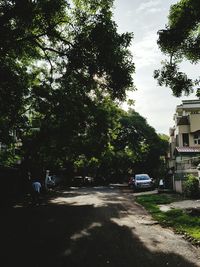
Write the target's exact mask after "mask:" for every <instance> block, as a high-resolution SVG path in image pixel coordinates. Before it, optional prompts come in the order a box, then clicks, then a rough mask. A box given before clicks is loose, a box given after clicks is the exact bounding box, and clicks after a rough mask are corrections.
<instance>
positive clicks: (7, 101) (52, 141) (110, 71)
mask: <svg viewBox="0 0 200 267" xmlns="http://www.w3.org/2000/svg"><path fill="white" fill-rule="evenodd" d="M112 3H113V2H112V1H108V0H99V1H95V2H94V1H92V0H91V1H85V0H79V1H76V0H74V1H70V4H69V3H68V2H67V1H65V0H58V1H54V0H44V1H41V0H37V1H28V0H22V1H16V0H12V1H3V0H2V1H0V11H1V12H0V14H1V16H0V29H1V33H2V34H1V39H0V51H1V52H0V62H1V64H0V65H1V66H0V75H1V76H2V77H3V79H1V83H0V91H1V94H0V95H1V97H0V106H1V107H2V112H1V115H0V121H1V122H2V123H1V124H0V125H1V126H0V130H1V133H2V134H1V140H0V141H2V142H4V143H7V144H9V143H10V142H15V140H11V139H8V138H7V136H10V137H11V135H10V134H9V133H10V131H11V130H16V132H17V135H18V138H20V139H21V140H22V143H23V149H22V154H23V157H27V158H31V159H32V160H33V159H41V161H42V162H43V163H45V162H46V163H45V165H47V162H49V163H50V162H52V155H53V156H54V158H55V157H56V158H57V159H58V165H59V164H60V162H64V158H65V160H66V158H68V157H70V158H72V157H73V153H74V151H75V147H77V146H76V144H77V142H78V141H77V140H78V139H79V138H78V136H81V135H82V133H84V132H85V131H86V128H87V121H88V114H91V112H92V110H93V106H94V104H93V101H94V99H95V96H96V95H102V97H104V96H110V97H111V98H112V99H119V100H123V99H125V97H126V91H127V90H129V89H132V86H133V81H132V73H133V71H134V64H133V62H132V57H131V54H130V52H129V50H128V47H129V45H130V43H131V40H132V34H129V33H124V34H118V33H117V26H116V24H115V23H114V22H113V20H112ZM5 74H6V75H5ZM35 130H37V131H35ZM50 151H51V152H50ZM50 155H51V156H50ZM50 158H51V159H50ZM44 161H45V162H44Z"/></svg>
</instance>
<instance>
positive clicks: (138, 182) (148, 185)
mask: <svg viewBox="0 0 200 267" xmlns="http://www.w3.org/2000/svg"><path fill="white" fill-rule="evenodd" d="M133 189H153V182H152V179H151V178H150V177H149V175H148V174H146V173H144V174H136V175H135V177H134V178H133Z"/></svg>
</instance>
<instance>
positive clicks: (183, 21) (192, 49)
mask: <svg viewBox="0 0 200 267" xmlns="http://www.w3.org/2000/svg"><path fill="white" fill-rule="evenodd" d="M158 34H159V39H158V45H159V47H160V49H161V51H162V52H163V53H164V54H166V55H168V56H169V61H165V62H164V63H163V67H162V68H161V69H160V70H156V71H155V72H154V77H155V78H156V79H157V80H158V83H159V84H160V85H165V86H168V87H170V88H171V89H172V92H173V94H174V95H175V96H181V95H182V93H185V94H186V95H188V94H190V93H191V92H193V90H194V88H195V87H196V86H197V85H198V84H199V77H197V79H195V80H193V79H191V78H189V77H188V76H187V74H185V73H183V72H182V71H180V66H179V64H180V62H182V61H184V60H185V59H186V60H188V61H189V62H190V63H193V64H197V63H199V60H200V5H199V1H198V0H181V1H179V2H178V3H177V4H175V5H172V6H171V8H170V12H169V17H168V25H167V26H166V28H165V29H163V30H160V31H159V32H158ZM196 94H197V96H199V90H198V89H197V91H196Z"/></svg>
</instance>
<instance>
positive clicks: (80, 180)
mask: <svg viewBox="0 0 200 267" xmlns="http://www.w3.org/2000/svg"><path fill="white" fill-rule="evenodd" d="M84 182H85V181H84V177H83V176H74V177H73V179H72V186H83V185H84Z"/></svg>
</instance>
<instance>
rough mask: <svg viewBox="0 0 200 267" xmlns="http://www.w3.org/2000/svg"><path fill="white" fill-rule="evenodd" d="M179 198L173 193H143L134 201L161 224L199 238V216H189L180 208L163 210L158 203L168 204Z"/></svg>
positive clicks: (179, 197) (179, 198)
mask: <svg viewBox="0 0 200 267" xmlns="http://www.w3.org/2000/svg"><path fill="white" fill-rule="evenodd" d="M178 200H181V196H179V195H175V194H160V195H143V196H138V197H137V198H136V201H137V202H138V203H140V204H141V205H142V206H144V207H145V208H146V209H147V210H148V211H149V212H150V213H151V215H152V217H153V218H154V219H155V220H157V221H158V222H159V223H160V224H161V225H163V226H167V227H172V228H173V229H174V230H176V231H177V232H179V233H186V234H187V235H188V236H191V237H192V238H194V239H196V240H200V217H198V216H191V215H189V214H187V213H185V212H184V211H183V210H181V209H172V210H169V211H167V212H163V211H161V210H160V209H159V206H158V205H162V204H169V203H171V202H174V201H178Z"/></svg>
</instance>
